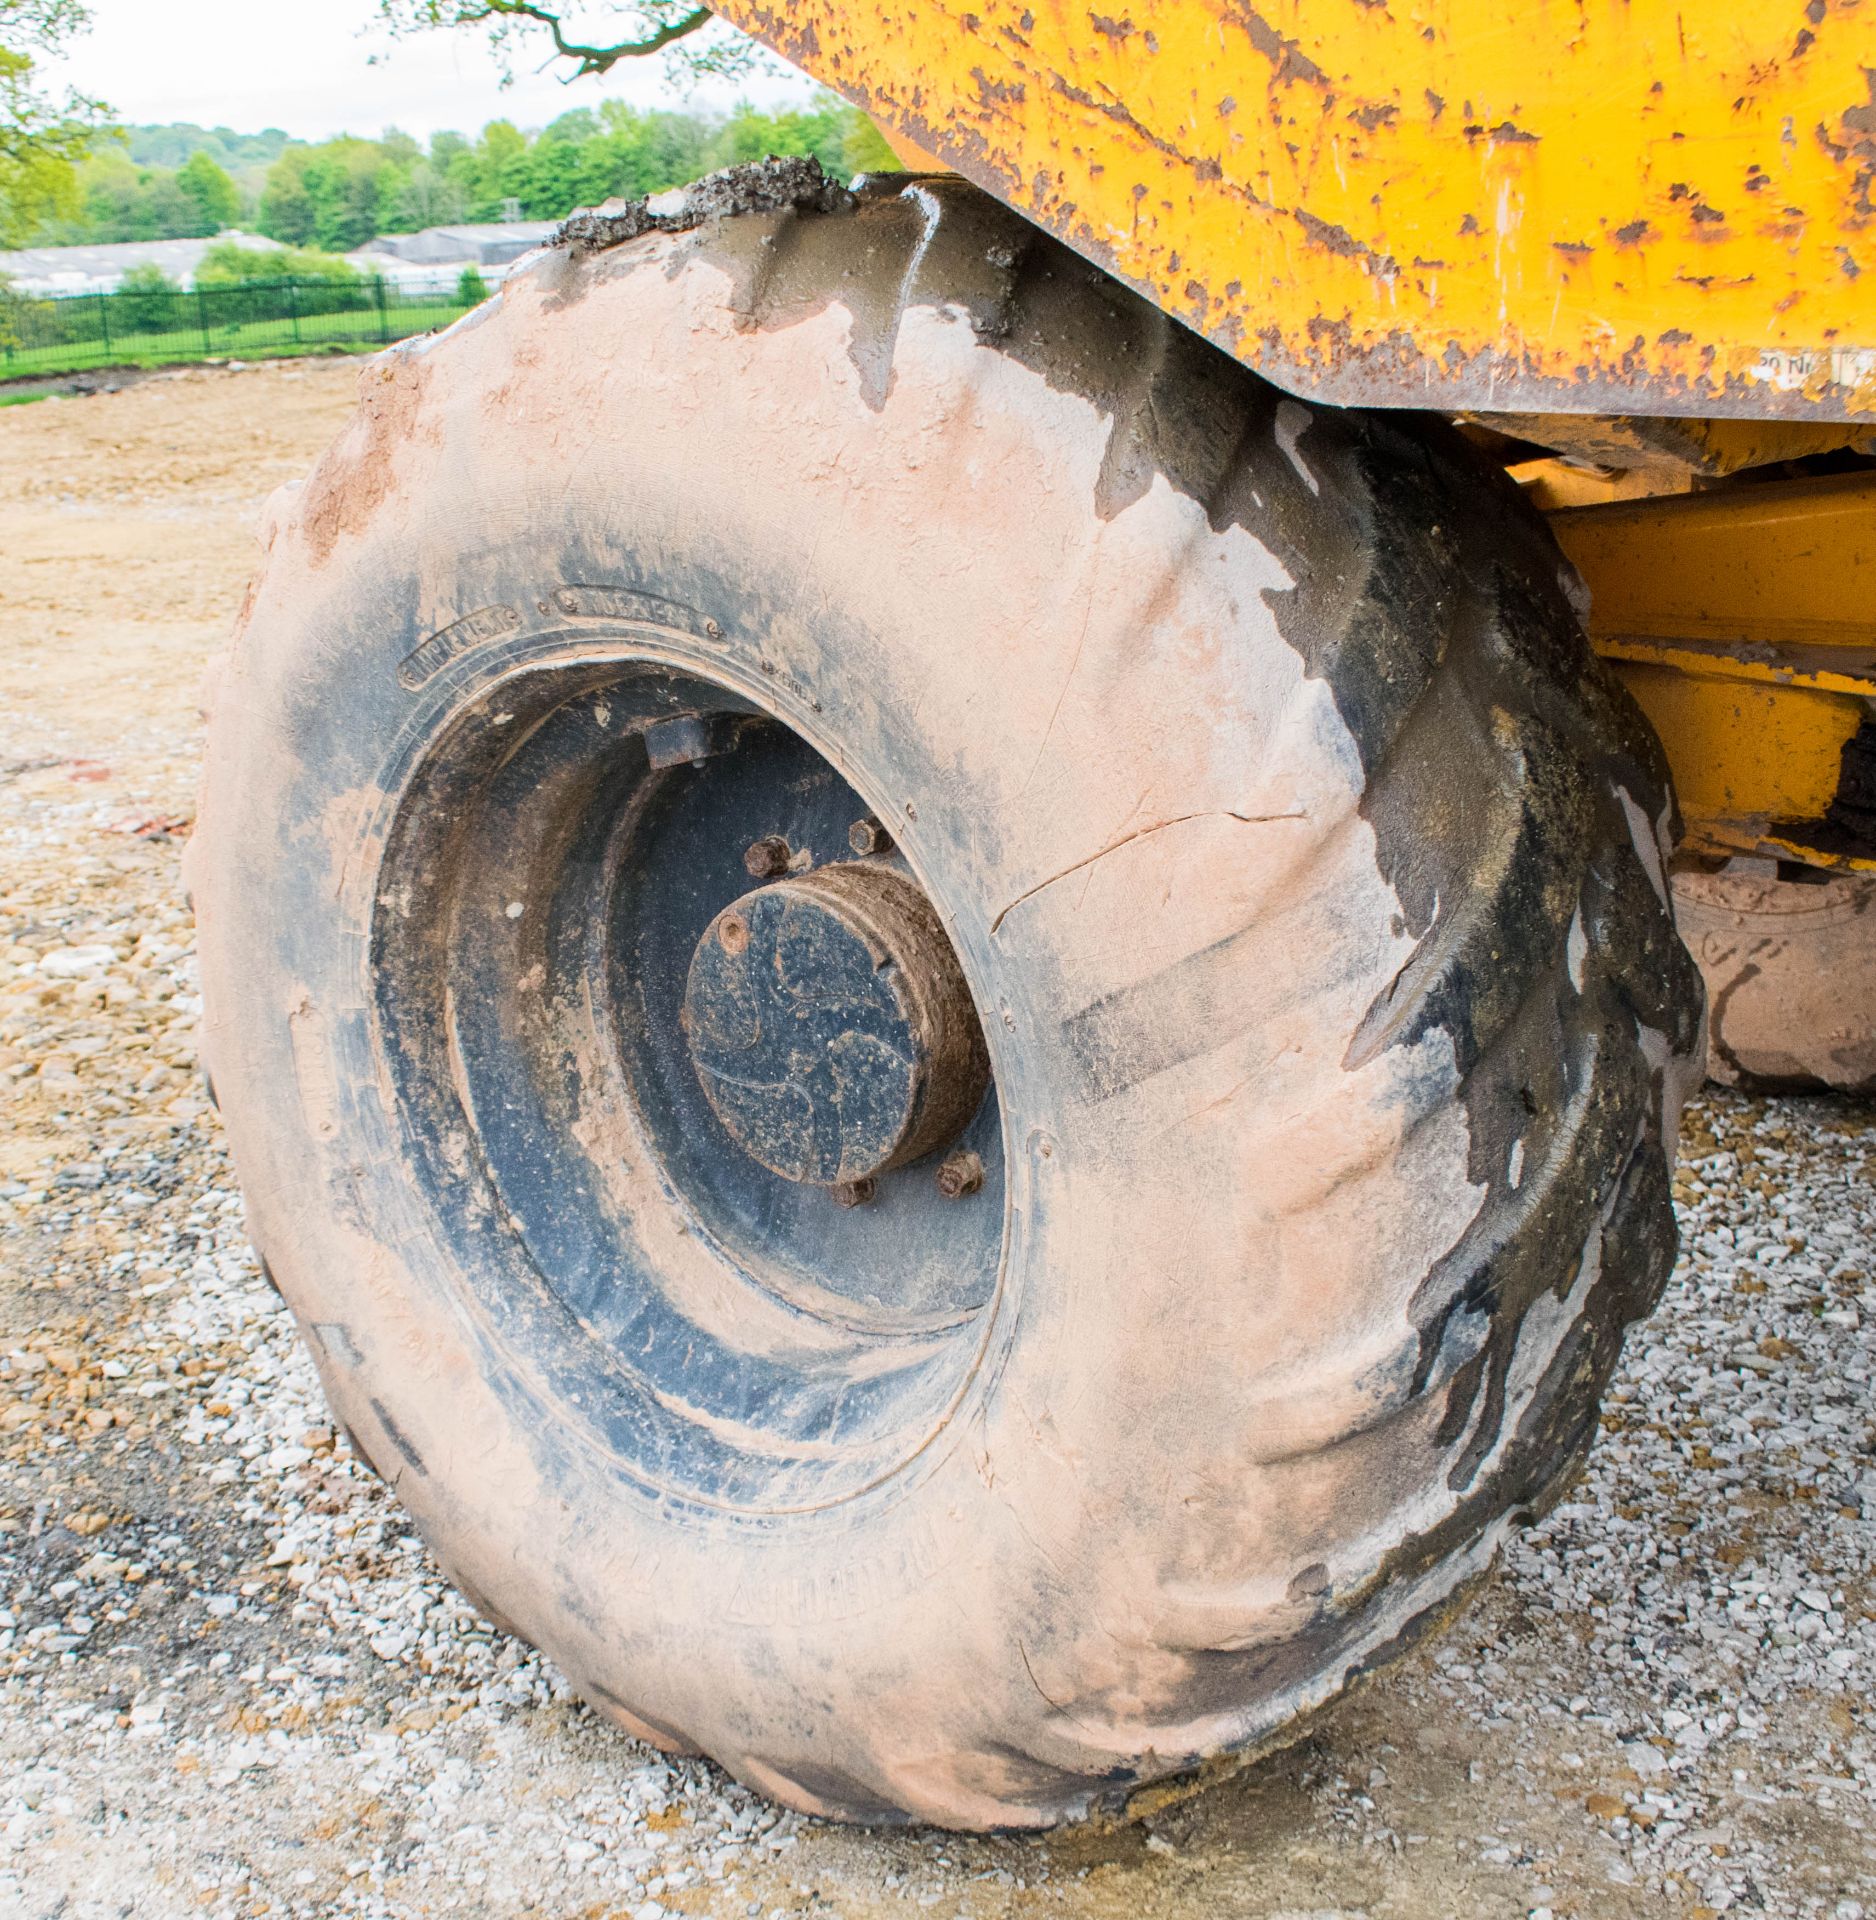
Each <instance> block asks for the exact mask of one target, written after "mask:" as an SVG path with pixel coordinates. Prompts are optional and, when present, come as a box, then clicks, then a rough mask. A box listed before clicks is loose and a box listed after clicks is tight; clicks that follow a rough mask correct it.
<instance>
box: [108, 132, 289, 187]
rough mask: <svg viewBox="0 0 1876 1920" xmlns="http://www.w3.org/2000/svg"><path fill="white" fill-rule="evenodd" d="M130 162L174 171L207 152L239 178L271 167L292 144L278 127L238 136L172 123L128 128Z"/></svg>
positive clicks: (227, 171) (225, 169)
mask: <svg viewBox="0 0 1876 1920" xmlns="http://www.w3.org/2000/svg"><path fill="white" fill-rule="evenodd" d="M123 133H124V138H125V141H126V143H127V144H128V146H129V149H130V157H131V159H132V160H133V161H134V162H135V163H136V164H137V165H138V166H140V167H162V168H165V169H166V170H170V171H174V170H175V169H176V168H179V167H181V166H183V165H185V164H186V163H187V161H188V159H189V157H190V155H192V154H197V153H206V154H207V155H208V157H209V158H210V159H211V160H213V161H214V162H215V164H216V165H217V166H218V167H220V168H221V169H222V170H223V171H224V172H226V173H229V174H233V175H240V174H243V173H246V172H248V171H249V170H250V169H251V168H254V167H262V168H266V167H270V166H272V165H273V163H274V162H275V161H276V160H278V159H279V158H280V156H281V154H282V152H284V151H285V149H286V148H287V147H288V146H289V145H290V144H291V140H290V137H289V136H288V135H287V134H285V133H283V132H282V131H281V129H280V128H278V127H268V128H266V129H264V130H263V131H262V132H260V133H236V132H235V130H234V129H233V128H232V127H198V126H197V125H195V123H194V122H193V121H189V120H172V121H171V122H169V124H168V125H167V126H140V127H125V128H124V129H123Z"/></svg>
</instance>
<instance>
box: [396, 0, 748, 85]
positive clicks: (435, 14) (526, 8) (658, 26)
mask: <svg viewBox="0 0 1876 1920" xmlns="http://www.w3.org/2000/svg"><path fill="white" fill-rule="evenodd" d="M614 10H615V11H616V12H617V13H618V14H619V30H618V32H617V33H616V34H615V35H613V36H611V37H606V36H600V37H598V38H595V39H591V40H587V39H582V38H580V37H578V35H577V33H576V32H574V31H570V30H569V29H568V27H567V24H566V20H567V15H568V14H569V13H570V12H571V11H573V9H572V8H570V7H567V6H560V5H555V6H548V5H544V4H541V3H540V0H378V11H379V14H380V15H381V17H382V18H383V19H384V21H385V23H386V24H387V25H388V26H389V27H390V29H391V31H392V32H393V33H397V34H404V33H417V32H422V31H423V30H425V29H427V28H435V27H442V28H451V27H481V28H484V29H486V30H487V34H488V38H489V42H490V44H491V45H492V46H493V47H494V49H495V52H496V56H497V58H498V59H500V60H502V61H503V62H504V64H507V62H508V61H509V58H510V55H511V54H512V52H513V50H514V48H515V47H516V46H517V45H518V44H521V43H522V42H523V41H524V40H531V41H535V42H537V43H538V42H545V43H546V44H547V45H549V46H550V47H551V49H552V54H551V57H552V58H555V59H559V60H570V61H572V62H573V77H574V78H575V79H576V80H577V79H580V78H582V77H584V76H585V75H587V74H589V73H610V72H611V71H612V69H613V68H614V67H616V66H617V65H618V64H619V62H620V61H621V60H642V59H645V58H646V57H647V56H649V55H651V54H655V53H663V52H665V51H666V50H667V49H676V50H678V51H679V52H680V54H681V57H682V59H683V63H684V64H685V66H687V67H688V68H690V69H691V71H693V72H709V73H741V72H747V71H748V70H749V69H750V68H752V67H753V66H755V65H757V64H758V63H759V62H760V61H761V60H762V58H763V55H762V51H761V49H760V48H758V47H757V46H756V44H755V43H754V42H753V41H751V40H748V39H746V38H744V36H743V35H742V34H740V33H738V32H736V30H735V29H734V28H733V27H728V26H726V25H724V24H723V23H722V22H721V21H719V20H717V18H716V16H715V15H714V14H713V13H712V12H711V11H710V9H709V8H708V7H700V6H697V5H695V4H694V0H634V4H631V5H628V6H622V7H618V8H616V9H614ZM706 28H709V29H711V31H710V32H708V33H707V34H706V33H705V29H706ZM680 42H682V43H686V44H684V45H683V46H682V47H681V48H680V44H679V43H680Z"/></svg>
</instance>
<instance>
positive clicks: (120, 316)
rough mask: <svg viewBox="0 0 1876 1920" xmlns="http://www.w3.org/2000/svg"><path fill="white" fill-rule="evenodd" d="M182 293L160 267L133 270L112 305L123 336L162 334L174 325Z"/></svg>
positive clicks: (121, 281) (123, 281)
mask: <svg viewBox="0 0 1876 1920" xmlns="http://www.w3.org/2000/svg"><path fill="white" fill-rule="evenodd" d="M181 292H182V289H181V288H180V287H179V286H177V284H176V283H175V281H173V280H172V279H171V278H170V277H169V275H168V274H166V273H165V272H164V271H163V269H162V268H161V267H159V266H156V265H154V264H153V263H151V262H147V261H146V262H145V263H144V264H143V265H142V266H140V267H132V268H131V269H130V271H129V272H128V273H126V274H125V275H124V277H123V279H121V280H120V281H119V282H118V283H117V292H116V293H115V294H114V295H113V296H112V299H111V304H112V305H113V307H115V309H116V324H117V325H118V326H119V327H120V328H122V330H123V331H124V332H125V333H162V332H163V331H165V330H166V329H167V328H170V327H173V326H175V324H176V313H177V297H178V295H179V294H180V293H181Z"/></svg>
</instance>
